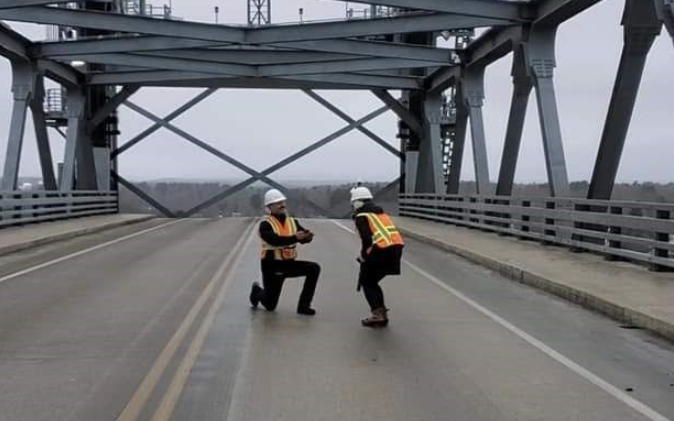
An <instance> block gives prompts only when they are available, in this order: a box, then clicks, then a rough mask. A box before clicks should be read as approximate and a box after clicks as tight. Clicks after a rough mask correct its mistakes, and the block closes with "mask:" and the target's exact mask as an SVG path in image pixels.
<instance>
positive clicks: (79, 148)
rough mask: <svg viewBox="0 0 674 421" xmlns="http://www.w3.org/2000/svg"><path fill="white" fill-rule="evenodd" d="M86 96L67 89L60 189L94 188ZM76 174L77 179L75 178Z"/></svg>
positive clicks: (93, 169)
mask: <svg viewBox="0 0 674 421" xmlns="http://www.w3.org/2000/svg"><path fill="white" fill-rule="evenodd" d="M85 111H86V98H85V96H84V94H83V93H82V92H80V91H76V90H70V91H68V132H67V138H66V148H65V156H64V159H63V174H62V176H61V180H60V186H59V187H60V190H61V191H70V190H74V189H75V188H77V189H79V190H96V189H97V187H98V184H97V181H96V168H95V165H94V155H93V146H92V144H91V141H90V139H89V137H88V136H87V133H86V130H85V129H86V127H85V126H86V124H85V123H86V120H85V115H86V114H85ZM75 174H77V180H75Z"/></svg>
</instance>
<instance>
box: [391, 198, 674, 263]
mask: <svg viewBox="0 0 674 421" xmlns="http://www.w3.org/2000/svg"><path fill="white" fill-rule="evenodd" d="M399 200H400V212H399V213H400V215H401V216H407V217H412V218H420V219H426V220H429V221H436V222H442V223H447V224H453V225H460V226H466V227H471V228H478V229H481V230H487V231H493V232H497V233H499V234H502V235H513V236H517V237H518V238H521V239H529V240H537V241H541V242H543V243H544V244H557V245H562V246H566V247H570V248H571V249H572V250H574V251H591V252H596V253H599V254H602V255H605V256H607V258H609V259H611V260H629V261H632V262H640V263H647V264H649V265H650V267H651V269H654V270H662V269H668V270H669V269H674V241H673V239H674V220H673V216H674V205H671V204H662V203H645V202H629V201H613V200H611V201H602V200H587V199H575V198H527V197H517V198H514V197H504V196H459V195H426V194H404V195H400V197H399Z"/></svg>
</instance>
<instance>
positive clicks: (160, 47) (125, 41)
mask: <svg viewBox="0 0 674 421" xmlns="http://www.w3.org/2000/svg"><path fill="white" fill-rule="evenodd" d="M226 45H231V44H229V43H222V42H217V41H203V40H197V39H189V38H175V37H168V36H150V35H146V36H126V37H121V38H103V39H96V40H88V39H84V40H78V41H59V42H38V43H35V45H34V46H33V48H32V54H33V55H34V56H35V57H39V58H55V57H58V56H74V55H79V54H85V55H86V54H108V53H140V52H149V51H169V50H176V49H183V48H185V49H193V48H207V47H221V46H226Z"/></svg>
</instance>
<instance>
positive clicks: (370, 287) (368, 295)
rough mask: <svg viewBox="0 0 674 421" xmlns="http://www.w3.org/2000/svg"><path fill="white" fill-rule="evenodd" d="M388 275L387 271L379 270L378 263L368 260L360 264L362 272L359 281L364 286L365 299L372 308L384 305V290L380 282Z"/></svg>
mask: <svg viewBox="0 0 674 421" xmlns="http://www.w3.org/2000/svg"><path fill="white" fill-rule="evenodd" d="M385 276H386V274H385V272H384V271H382V270H379V269H378V268H377V266H376V265H372V264H369V263H368V262H365V263H362V264H361V265H360V273H359V274H358V282H359V283H360V286H361V287H362V288H363V294H365V299H366V300H367V303H368V304H369V305H370V309H371V310H373V311H374V310H376V309H378V308H381V307H385V305H384V291H382V289H381V287H380V286H379V282H380V281H381V280H382V279H384V277H385Z"/></svg>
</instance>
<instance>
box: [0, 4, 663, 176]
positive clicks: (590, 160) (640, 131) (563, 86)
mask: <svg viewBox="0 0 674 421" xmlns="http://www.w3.org/2000/svg"><path fill="white" fill-rule="evenodd" d="M154 4H160V2H158V1H157V2H154ZM215 6H219V8H220V21H221V22H223V21H225V22H231V23H242V22H244V21H245V19H246V15H245V14H246V0H206V1H198V2H195V1H190V0H173V7H174V11H175V14H176V15H178V16H180V17H183V18H185V19H189V20H198V21H207V22H213V21H214V12H213V9H214V7H215ZM275 6H276V7H275V8H274V9H273V10H272V15H273V20H274V22H287V21H296V20H298V18H299V14H298V9H299V8H300V7H301V8H303V9H304V19H305V20H319V19H326V18H337V17H342V16H344V13H345V6H346V5H345V4H344V3H343V2H333V1H328V0H323V1H321V0H304V1H300V0H284V1H277V2H276V5H275ZM352 6H356V7H359V8H362V7H364V6H362V5H361V6H357V5H355V4H353V5H352ZM623 6H624V0H604V1H603V2H601V3H600V4H598V5H596V6H594V7H593V8H592V9H590V10H589V11H587V12H585V13H583V14H582V15H580V16H578V17H576V18H575V19H574V20H572V21H569V22H567V23H565V24H564V25H563V26H562V27H561V29H560V33H559V36H558V50H557V61H558V67H557V70H556V88H557V98H558V105H559V112H560V119H561V124H562V134H563V138H564V147H565V152H566V160H567V165H568V172H569V178H570V180H572V181H573V180H588V179H589V177H590V176H591V173H592V167H593V165H594V160H595V157H596V153H597V148H598V145H599V139H600V136H601V131H602V128H603V121H604V119H605V116H606V112H607V108H608V102H609V98H610V93H611V90H612V86H613V82H614V79H615V73H616V69H617V65H618V61H619V58H620V51H621V48H622V29H621V27H620V25H619V24H620V19H621V15H622V10H623ZM13 26H14V27H16V28H20V29H21V30H22V31H23V32H24V34H26V35H28V36H30V37H32V38H35V37H37V38H40V37H42V34H43V33H44V29H42V28H37V27H33V26H29V25H13ZM510 65H511V59H510V56H508V57H506V58H504V59H502V60H501V61H499V62H497V63H495V64H494V65H492V66H491V67H489V69H488V71H487V81H486V91H487V98H486V105H485V109H484V116H485V126H486V135H487V144H488V145H487V146H488V150H489V165H490V175H491V178H492V180H495V179H496V178H497V176H498V166H499V164H500V156H501V151H502V148H503V139H504V134H505V128H506V124H507V118H508V109H509V106H510V96H511V91H512V83H511V79H510ZM672 75H674V45H673V43H672V39H671V38H670V37H669V35H668V33H667V32H666V31H663V33H662V35H661V36H660V37H659V38H658V40H657V41H656V44H655V46H654V48H653V50H652V52H651V54H650V56H649V60H648V64H647V68H646V71H645V76H644V82H643V84H642V88H641V92H640V96H639V100H638V103H637V107H636V110H635V116H634V120H633V123H632V126H631V129H630V132H629V135H628V140H627V144H626V147H625V152H624V157H623V160H622V164H621V167H620V170H619V175H618V177H619V179H620V180H621V181H634V180H639V181H659V182H669V181H674V169H673V168H674V165H673V164H672V163H673V162H674V148H673V147H672V145H673V144H674V128H673V127H672V123H671V120H672V118H673V117H674V112H673V111H672V110H673V109H674V107H673V105H672V104H673V103H672V98H674V83H672ZM10 89H11V74H10V67H9V62H8V61H7V60H4V59H0V151H1V152H0V154H1V156H3V161H2V163H0V165H3V164H4V151H5V149H6V141H7V136H8V129H9V127H8V126H9V120H10V115H11V94H10ZM198 92H199V91H198V90H188V89H172V90H169V89H146V90H142V91H141V92H139V93H138V94H136V95H135V96H134V97H133V98H132V100H133V101H134V102H136V103H137V104H139V105H142V106H144V107H146V108H148V109H149V110H150V111H152V112H153V113H155V114H157V115H159V116H162V117H163V116H164V115H166V114H168V113H170V112H171V111H173V109H175V108H176V107H178V106H179V105H181V104H182V103H183V102H184V101H187V100H188V99H189V98H191V97H192V96H194V95H196V94H197V93H198ZM320 94H321V95H324V96H325V97H327V98H329V99H330V100H331V101H333V103H334V104H335V105H337V106H338V107H340V108H341V109H342V110H343V111H345V112H346V113H348V114H349V115H351V116H352V117H354V118H355V119H357V118H359V117H361V116H363V115H364V114H367V113H368V112H369V111H371V110H373V109H375V108H377V107H379V106H380V105H381V103H380V102H379V101H378V100H377V99H376V98H374V97H373V96H372V95H371V94H369V93H367V92H330V91H321V92H320ZM531 99H532V100H531V103H530V108H529V112H528V116H527V120H526V125H525V134H524V139H523V145H522V150H521V155H520V159H519V164H518V169H517V175H516V181H518V182H534V181H535V182H543V181H546V172H545V164H544V159H543V148H542V142H541V136H540V128H539V124H538V115H537V112H536V102H535V98H534V96H533V95H532V98H531ZM30 123H31V122H30V120H29V121H28V125H27V131H26V137H25V142H24V154H23V160H22V166H21V175H22V176H36V175H39V174H40V172H39V164H38V159H37V154H36V147H35V140H34V136H33V133H32V125H31V124H30ZM174 123H175V124H176V125H177V126H179V127H180V128H182V129H184V130H186V131H188V132H190V133H192V134H194V135H195V136H197V137H199V138H201V139H202V140H204V141H206V142H208V143H210V144H212V145H213V146H215V147H217V148H220V149H221V150H223V151H225V152H226V153H228V154H230V155H232V156H233V157H234V158H236V159H240V160H241V161H243V162H244V163H246V164H247V165H249V166H251V167H253V168H255V169H257V170H262V169H264V168H266V167H267V166H270V165H273V164H274V163H275V162H277V161H278V160H280V159H282V158H283V157H285V156H287V155H290V154H291V153H293V152H295V151H297V150H299V149H301V148H303V147H304V146H306V145H308V144H310V143H312V142H314V141H315V140H318V139H320V138H322V137H323V136H325V135H327V134H329V133H331V132H332V131H334V130H336V129H338V128H341V127H342V126H344V125H345V123H344V122H343V121H342V120H341V119H339V118H338V117H336V116H335V115H334V114H332V113H331V112H330V111H328V110H326V109H325V108H323V107H322V106H321V105H319V104H317V103H315V102H313V100H312V99H310V98H309V97H307V96H305V95H304V94H302V93H301V92H292V91H262V90H222V91H220V92H218V93H216V94H215V95H213V96H212V97H211V98H209V99H207V100H206V101H204V102H203V103H202V104H201V105H199V106H197V107H195V108H193V109H192V110H191V111H189V112H188V113H186V114H185V115H183V116H182V117H180V118H178V119H177V120H175V121H174ZM121 124H122V126H121V130H122V133H123V134H122V138H121V140H122V142H124V141H126V140H128V139H130V138H132V137H133V136H135V135H136V134H138V133H139V132H141V131H143V130H144V129H145V128H146V127H148V126H149V125H150V122H149V121H148V120H146V119H144V118H143V117H141V116H139V115H137V114H135V113H134V112H132V111H130V110H128V109H124V110H123V111H122V112H121ZM367 127H368V128H370V129H371V130H373V131H374V132H376V133H377V134H379V135H380V136H381V137H382V138H384V139H386V140H387V141H389V142H390V143H391V144H393V145H395V146H397V144H398V141H397V139H396V138H395V135H396V118H395V117H394V116H393V115H392V114H391V113H388V114H386V115H384V116H382V117H380V118H378V119H377V120H375V121H373V122H371V123H370V124H368V125H367ZM50 138H51V143H52V150H53V153H54V157H55V161H60V160H62V156H63V141H62V139H61V138H60V136H58V135H57V134H56V133H55V132H51V131H50ZM466 152H467V153H466V155H465V158H464V159H465V163H464V167H463V168H464V174H463V175H462V179H464V180H472V179H474V175H473V166H472V154H471V147H470V138H468V139H467V150H466ZM120 168H121V172H122V173H123V174H124V175H125V176H126V177H127V178H129V179H132V180H145V179H160V178H167V177H170V178H192V179H230V178H240V177H244V174H243V173H241V172H239V171H238V170H236V169H234V168H232V167H231V166H229V165H228V164H226V163H224V162H221V161H219V160H218V159H217V158H214V157H212V156H210V155H208V154H207V153H206V152H204V151H201V150H199V149H197V148H196V147H194V146H192V145H191V144H188V143H186V142H184V141H182V140H181V139H180V138H178V137H177V136H175V135H173V134H172V133H171V132H168V131H166V130H161V131H159V132H157V133H155V134H154V135H153V136H151V137H149V138H148V139H146V140H145V141H144V142H143V143H141V144H139V145H137V146H135V147H134V148H132V149H131V150H129V151H128V152H127V153H125V154H124V155H122V156H121V157H120ZM398 168H399V166H398V163H397V162H396V159H395V157H394V156H393V155H391V154H389V153H388V152H386V151H385V150H384V149H382V148H381V147H380V146H378V145H376V144H374V143H373V142H371V141H369V139H368V138H366V137H365V136H363V135H361V134H359V133H358V132H352V133H351V134H350V135H347V136H345V137H343V138H341V139H339V140H337V141H336V142H334V143H332V144H330V145H328V146H327V147H325V148H323V149H321V150H319V151H317V152H314V153H313V154H311V155H308V156H307V157H305V158H303V159H302V160H300V161H298V162H297V163H296V164H294V165H292V166H290V167H287V168H286V169H283V170H281V171H279V172H277V173H275V174H273V176H274V177H276V178H278V179H319V180H352V179H355V178H362V179H365V180H373V181H384V180H390V179H394V178H395V177H396V176H397V172H398Z"/></svg>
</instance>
